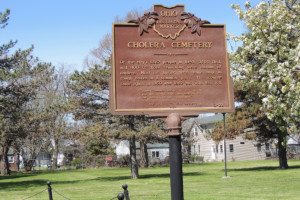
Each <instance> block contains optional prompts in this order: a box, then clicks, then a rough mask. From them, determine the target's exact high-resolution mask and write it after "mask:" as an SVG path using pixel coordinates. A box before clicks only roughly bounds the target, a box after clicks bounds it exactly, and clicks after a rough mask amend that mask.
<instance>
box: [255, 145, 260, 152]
mask: <svg viewBox="0 0 300 200" xmlns="http://www.w3.org/2000/svg"><path fill="white" fill-rule="evenodd" d="M256 148H257V151H258V152H261V144H257V146H256Z"/></svg>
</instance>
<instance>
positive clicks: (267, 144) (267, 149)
mask: <svg viewBox="0 0 300 200" xmlns="http://www.w3.org/2000/svg"><path fill="white" fill-rule="evenodd" d="M269 150H270V144H269V143H266V151H269Z"/></svg>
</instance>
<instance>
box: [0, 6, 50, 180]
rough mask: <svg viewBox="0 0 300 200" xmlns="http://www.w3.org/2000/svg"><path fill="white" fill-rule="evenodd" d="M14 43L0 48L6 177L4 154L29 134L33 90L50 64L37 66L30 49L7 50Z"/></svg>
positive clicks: (0, 132)
mask: <svg viewBox="0 0 300 200" xmlns="http://www.w3.org/2000/svg"><path fill="white" fill-rule="evenodd" d="M8 14H9V10H7V11H6V12H5V13H4V14H2V13H0V22H1V24H3V25H2V26H1V27H2V28H4V27H5V26H6V25H7V20H8ZM15 44H16V42H12V41H10V42H9V43H8V44H4V45H2V46H1V47H0V108H1V109H0V119H1V124H0V148H1V152H0V154H1V155H2V157H1V159H2V166H1V174H3V175H7V174H9V165H8V160H7V152H8V150H9V148H10V146H11V144H12V143H13V142H14V141H15V140H17V139H18V138H25V137H26V136H27V134H28V133H30V132H32V131H33V130H32V129H31V128H32V127H34V124H35V120H32V117H31V116H32V115H31V114H30V113H31V112H32V110H31V108H32V107H30V106H28V105H30V102H32V101H33V100H34V99H35V98H36V97H37V96H36V94H37V91H38V90H39V89H40V88H41V87H42V86H43V85H44V83H45V82H47V80H48V79H47V76H48V74H49V71H51V65H50V64H47V63H41V62H39V61H38V59H37V58H34V57H33V56H32V55H31V52H32V50H33V47H31V48H29V49H27V50H23V51H22V50H20V49H19V50H17V51H16V52H15V53H14V54H10V53H9V50H10V49H11V48H12V47H14V45H15Z"/></svg>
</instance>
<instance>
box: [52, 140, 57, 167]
mask: <svg viewBox="0 0 300 200" xmlns="http://www.w3.org/2000/svg"><path fill="white" fill-rule="evenodd" d="M57 155H58V137H57V136H54V151H53V166H52V168H53V169H57Z"/></svg>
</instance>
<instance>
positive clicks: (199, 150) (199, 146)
mask: <svg viewBox="0 0 300 200" xmlns="http://www.w3.org/2000/svg"><path fill="white" fill-rule="evenodd" d="M198 155H199V156H200V144H198Z"/></svg>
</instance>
